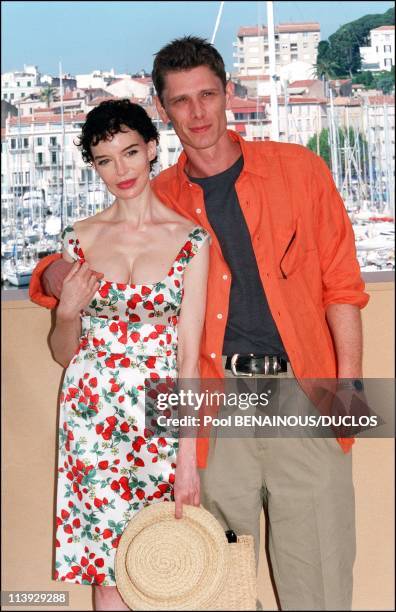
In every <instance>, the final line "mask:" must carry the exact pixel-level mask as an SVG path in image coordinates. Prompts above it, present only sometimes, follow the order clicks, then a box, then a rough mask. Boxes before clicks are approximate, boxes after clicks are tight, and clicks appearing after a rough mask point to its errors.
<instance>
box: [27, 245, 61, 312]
mask: <svg viewBox="0 0 396 612" xmlns="http://www.w3.org/2000/svg"><path fill="white" fill-rule="evenodd" d="M61 258H62V255H61V253H53V254H52V255H47V257H43V259H40V261H39V262H38V264H37V265H36V267H35V268H34V270H33V273H32V278H31V280H30V284H29V297H30V299H31V300H32V302H34V303H35V304H38V305H39V306H44V307H45V308H50V309H54V308H56V306H57V305H58V300H57V298H56V297H54V296H53V295H52V294H51V293H50V294H47V293H46V291H45V288H44V287H43V283H42V279H43V275H44V273H45V271H46V270H47V268H48V267H49V266H52V265H53V264H54V262H57V261H58V260H60V259H61ZM58 295H60V294H58Z"/></svg>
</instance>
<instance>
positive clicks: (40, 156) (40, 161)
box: [36, 153, 43, 166]
mask: <svg viewBox="0 0 396 612" xmlns="http://www.w3.org/2000/svg"><path fill="white" fill-rule="evenodd" d="M36 163H37V165H38V166H42V165H43V154H42V153H37V158H36Z"/></svg>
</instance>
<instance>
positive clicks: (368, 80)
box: [352, 70, 374, 89]
mask: <svg viewBox="0 0 396 612" xmlns="http://www.w3.org/2000/svg"><path fill="white" fill-rule="evenodd" d="M352 83H359V85H364V86H365V87H366V88H367V89H371V88H372V87H374V77H373V73H372V72H371V71H370V70H363V72H358V73H357V74H356V75H355V76H354V77H353V79H352Z"/></svg>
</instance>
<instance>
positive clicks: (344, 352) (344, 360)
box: [326, 304, 363, 378]
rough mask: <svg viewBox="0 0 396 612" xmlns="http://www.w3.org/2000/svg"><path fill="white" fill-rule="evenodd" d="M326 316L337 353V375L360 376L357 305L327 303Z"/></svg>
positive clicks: (360, 350)
mask: <svg viewBox="0 0 396 612" xmlns="http://www.w3.org/2000/svg"><path fill="white" fill-rule="evenodd" d="M326 318H327V323H328V325H329V328H330V331H331V335H332V337H333V341H334V346H335V351H336V355H337V377H338V378H361V377H362V375H363V374H362V353H363V335H362V317H361V314H360V308H359V306H354V305H352V304H329V306H328V307H327V310H326Z"/></svg>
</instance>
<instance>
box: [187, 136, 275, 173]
mask: <svg viewBox="0 0 396 612" xmlns="http://www.w3.org/2000/svg"><path fill="white" fill-rule="evenodd" d="M227 133H228V135H229V137H230V138H231V140H234V141H238V142H239V145H240V147H241V151H242V155H243V170H242V173H243V172H251V173H252V174H256V175H258V176H262V177H266V176H268V161H267V158H266V156H265V155H264V154H263V151H262V150H261V151H259V150H258V149H257V148H256V147H252V146H249V145H250V143H249V142H247V141H246V140H244V139H243V138H242V136H240V135H239V134H237V133H236V132H234V131H233V130H227ZM186 163H187V155H186V154H185V152H184V151H182V153H181V154H180V156H179V159H178V160H177V176H178V179H179V181H181V182H182V183H187V182H188V176H187V174H186V173H185V167H186Z"/></svg>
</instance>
